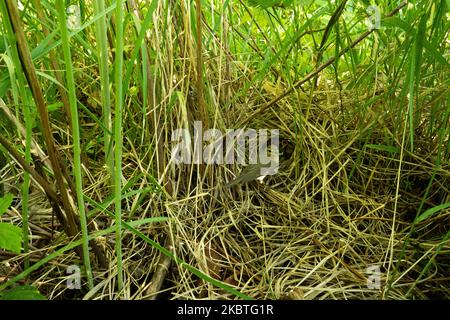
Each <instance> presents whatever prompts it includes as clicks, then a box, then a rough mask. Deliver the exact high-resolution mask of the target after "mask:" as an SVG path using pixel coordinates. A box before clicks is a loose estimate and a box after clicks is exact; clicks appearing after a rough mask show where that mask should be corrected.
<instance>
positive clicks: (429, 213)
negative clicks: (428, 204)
mask: <svg viewBox="0 0 450 320" xmlns="http://www.w3.org/2000/svg"><path fill="white" fill-rule="evenodd" d="M448 207H450V202H447V203H443V204H441V205H438V206H436V207H433V208H430V209H428V210H427V211H425V212H424V213H422V214H421V215H420V216H418V217H417V218H416V223H417V222H420V221H423V220H425V219H428V218H429V217H431V216H432V215H433V214H435V213H436V212H438V211H441V210H444V209H447V208H448Z"/></svg>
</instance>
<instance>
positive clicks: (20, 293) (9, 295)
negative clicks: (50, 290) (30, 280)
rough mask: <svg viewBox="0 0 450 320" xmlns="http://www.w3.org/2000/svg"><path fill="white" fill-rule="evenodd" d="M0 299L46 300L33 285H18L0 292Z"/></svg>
mask: <svg viewBox="0 0 450 320" xmlns="http://www.w3.org/2000/svg"><path fill="white" fill-rule="evenodd" d="M0 295H1V298H0V300H47V298H46V297H45V296H43V295H42V294H41V293H40V292H39V290H38V289H36V288H35V287H33V286H20V287H15V288H13V289H11V290H8V291H5V292H2V293H0Z"/></svg>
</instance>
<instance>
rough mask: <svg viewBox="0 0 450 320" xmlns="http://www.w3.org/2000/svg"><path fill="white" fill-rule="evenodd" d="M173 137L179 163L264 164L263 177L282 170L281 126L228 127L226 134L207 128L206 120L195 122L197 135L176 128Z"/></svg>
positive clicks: (177, 162) (194, 132)
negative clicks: (205, 128) (204, 122)
mask: <svg viewBox="0 0 450 320" xmlns="http://www.w3.org/2000/svg"><path fill="white" fill-rule="evenodd" d="M171 140H172V144H173V147H172V152H171V159H172V161H173V162H174V163H175V164H191V163H193V164H234V163H236V164H242V165H244V164H261V169H260V170H261V171H260V173H261V175H262V176H265V175H273V174H275V173H277V172H278V164H279V161H278V159H279V130H278V129H271V130H269V129H259V130H255V129H245V130H244V129H227V130H226V132H225V133H223V132H222V131H220V130H218V129H207V130H204V131H203V126H202V122H201V121H195V122H194V130H193V135H191V133H190V131H189V130H188V129H176V130H174V131H173V132H172V137H171ZM205 143H207V144H206V145H205ZM247 146H248V148H247Z"/></svg>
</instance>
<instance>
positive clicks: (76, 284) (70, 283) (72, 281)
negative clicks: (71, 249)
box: [66, 264, 81, 290]
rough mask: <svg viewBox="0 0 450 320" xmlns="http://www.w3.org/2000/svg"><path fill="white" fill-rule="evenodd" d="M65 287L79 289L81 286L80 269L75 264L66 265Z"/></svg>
mask: <svg viewBox="0 0 450 320" xmlns="http://www.w3.org/2000/svg"><path fill="white" fill-rule="evenodd" d="M66 273H67V274H68V275H69V276H68V278H67V282H66V284H67V289H72V290H74V289H75V290H79V289H80V288H81V270H80V267H79V266H77V265H76V264H73V265H71V266H68V267H67V270H66Z"/></svg>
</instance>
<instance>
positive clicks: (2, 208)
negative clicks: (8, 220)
mask: <svg viewBox="0 0 450 320" xmlns="http://www.w3.org/2000/svg"><path fill="white" fill-rule="evenodd" d="M13 200H14V196H13V195H12V194H10V193H8V194H6V195H5V196H4V197H3V198H0V216H1V215H2V214H4V213H5V212H6V210H8V208H9V207H10V206H11V203H12V201H13Z"/></svg>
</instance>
